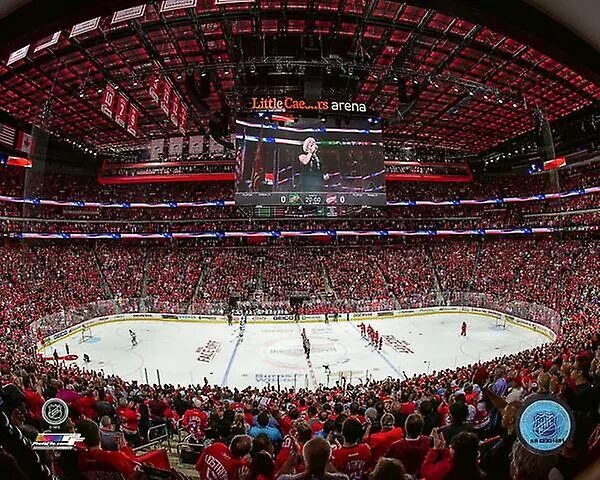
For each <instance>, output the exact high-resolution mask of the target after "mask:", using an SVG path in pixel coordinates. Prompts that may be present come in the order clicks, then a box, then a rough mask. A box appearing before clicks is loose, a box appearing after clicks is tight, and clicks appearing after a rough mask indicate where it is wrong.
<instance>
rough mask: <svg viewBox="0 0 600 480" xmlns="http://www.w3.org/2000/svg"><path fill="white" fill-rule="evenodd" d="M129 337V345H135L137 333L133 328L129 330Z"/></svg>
mask: <svg viewBox="0 0 600 480" xmlns="http://www.w3.org/2000/svg"><path fill="white" fill-rule="evenodd" d="M129 338H130V340H131V346H132V347H135V346H136V345H137V344H138V341H137V335H136V334H135V332H134V331H133V330H129Z"/></svg>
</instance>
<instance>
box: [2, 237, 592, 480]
mask: <svg viewBox="0 0 600 480" xmlns="http://www.w3.org/2000/svg"><path fill="white" fill-rule="evenodd" d="M468 243H469V244H468V245H464V244H463V243H462V242H459V241H448V242H445V243H444V244H439V245H436V246H435V247H432V252H433V251H435V253H432V255H431V257H430V258H431V263H430V262H429V260H427V251H426V249H427V248H429V246H428V245H427V244H424V243H423V242H420V243H417V244H415V245H407V246H405V248H404V250H403V249H402V248H397V249H393V250H391V249H388V250H387V252H388V253H386V250H385V249H384V250H383V251H379V252H377V254H375V253H374V251H375V250H374V249H373V248H370V247H363V248H349V249H341V248H340V249H322V250H321V251H320V253H319V254H318V255H317V254H313V258H314V261H315V262H316V263H319V264H322V265H323V266H324V267H325V269H326V271H327V274H328V276H329V277H330V278H331V285H332V287H333V289H334V290H335V292H336V295H337V296H338V297H341V296H342V295H345V296H347V297H346V298H348V299H351V298H353V297H354V296H356V297H357V298H358V299H364V300H365V301H367V302H368V301H377V300H379V299H380V300H382V301H385V300H386V299H389V297H386V296H385V295H383V296H381V298H380V296H379V295H374V294H373V293H372V290H371V285H376V287H375V288H376V289H379V290H381V291H388V292H389V290H388V287H387V286H386V282H387V281H388V279H386V273H385V272H386V271H385V270H384V269H383V268H382V267H381V265H383V264H384V263H385V264H389V265H390V267H389V268H388V270H387V271H388V272H389V271H390V270H391V269H392V268H393V265H394V262H397V265H398V266H399V269H404V268H406V267H407V266H411V265H410V264H411V262H412V260H414V259H418V262H417V263H414V264H413V265H412V266H411V269H409V270H412V271H410V273H409V274H408V275H407V276H406V277H393V278H394V280H393V281H397V282H400V283H402V284H403V286H402V288H401V289H400V290H398V291H399V292H404V291H408V292H412V291H413V290H412V289H409V290H406V285H404V284H409V283H411V282H415V283H417V284H418V285H420V286H421V287H422V288H426V287H427V285H428V284H427V283H426V282H425V283H423V278H424V277H426V276H427V275H430V274H431V271H432V269H434V268H435V269H436V272H437V275H438V276H439V277H440V278H441V279H442V280H440V283H441V285H442V286H444V287H448V286H451V285H453V281H452V280H446V279H444V276H445V275H450V276H452V277H453V278H454V276H455V275H457V274H456V273H452V272H456V271H457V270H458V267H457V266H453V267H450V266H449V265H450V264H451V263H453V262H455V263H457V264H460V263H461V262H463V261H464V259H465V258H467V259H472V258H473V257H475V259H474V260H472V263H469V264H468V265H467V266H468V267H469V268H470V269H473V270H474V272H473V275H472V282H470V281H468V279H467V277H466V276H465V277H464V278H463V279H462V280H461V282H462V283H461V285H460V287H461V288H462V287H463V286H467V285H472V288H473V289H474V291H482V292H488V293H490V294H495V295H497V296H504V297H505V298H508V297H512V298H514V299H515V300H526V301H530V302H535V303H538V304H542V305H543V304H547V305H548V306H551V307H552V308H555V309H557V310H559V311H560V312H561V315H562V318H563V321H562V327H561V331H560V332H559V335H558V337H557V340H556V341H555V342H553V343H549V344H546V345H544V346H540V347H537V348H534V349H530V350H527V351H523V352H519V353H518V354H514V355H505V356H500V357H498V358H496V359H494V360H491V361H489V362H481V363H477V364H472V365H467V366H463V367H459V368H455V369H450V368H449V369H447V370H443V371H435V372H431V373H428V374H420V375H415V376H413V377H411V378H389V379H387V380H383V381H369V382H367V383H360V384H355V385H348V384H340V383H336V385H335V386H332V387H324V386H319V387H318V388H317V389H316V390H305V389H299V390H295V389H278V388H276V387H264V388H255V387H248V388H246V389H243V390H237V389H231V388H229V387H227V386H217V385H210V384H209V383H208V382H205V383H204V384H200V385H188V386H182V385H177V386H176V385H170V384H168V382H167V384H162V385H143V384H139V383H138V382H131V381H127V380H125V379H122V378H119V377H117V376H114V375H105V374H104V373H103V372H93V371H89V370H86V369H81V368H79V367H77V366H74V365H72V364H71V363H70V362H68V361H67V360H66V359H60V358H59V359H58V360H54V359H51V358H50V359H44V358H41V357H38V356H36V355H35V353H34V351H35V350H34V345H35V342H36V340H37V337H36V333H35V332H34V331H33V329H32V328H31V327H30V325H29V322H30V321H31V320H32V319H33V318H34V317H35V315H36V314H37V313H39V312H36V311H35V310H26V311H25V312H24V313H23V314H21V315H19V314H18V312H19V311H21V307H23V305H27V304H29V303H31V302H35V300H36V298H37V297H38V296H41V298H42V299H43V300H45V301H46V302H48V301H49V299H50V298H51V297H52V296H54V295H56V296H58V298H60V301H61V302H65V303H66V304H67V305H68V304H69V303H71V304H72V303H76V301H77V300H79V299H80V298H78V297H81V298H83V299H90V298H93V297H98V298H100V297H102V296H103V293H102V292H101V288H99V287H97V286H95V285H94V284H93V283H92V282H94V281H95V282H96V283H97V284H99V283H100V274H99V270H98V269H97V270H96V271H95V272H94V271H92V270H91V269H90V268H89V266H90V265H93V264H94V262H95V259H94V258H93V256H94V252H93V250H92V249H88V248H86V247H84V246H78V247H76V246H72V245H69V246H64V247H57V246H50V247H39V248H37V249H35V250H33V249H30V248H29V247H27V246H19V247H12V248H5V252H4V253H7V258H9V262H4V264H3V266H2V269H3V270H2V275H3V276H5V275H7V273H8V272H12V271H13V269H14V270H16V272H12V274H13V275H14V276H12V277H10V279H11V281H10V284H9V287H10V288H7V289H6V290H7V292H8V293H9V296H8V297H3V299H2V300H3V302H4V303H3V309H2V310H3V316H2V320H1V323H0V329H1V330H2V334H3V339H4V341H3V343H2V345H0V372H1V374H2V375H1V377H0V378H1V385H0V387H1V390H0V395H1V397H2V403H1V405H0V410H1V411H2V414H3V415H4V416H5V417H2V418H4V419H5V420H6V423H5V424H3V423H2V421H1V419H0V430H1V431H2V435H0V443H1V442H3V441H4V439H5V438H6V435H7V434H6V432H5V431H4V430H5V429H12V430H10V431H14V430H15V429H19V430H21V431H22V432H23V434H24V435H26V436H27V437H34V436H35V434H36V432H37V431H41V430H42V429H44V428H45V424H44V421H43V419H42V416H41V406H42V404H43V402H44V400H45V399H48V398H53V397H57V398H61V399H63V400H65V401H66V402H67V403H68V405H69V407H70V418H69V420H68V421H67V422H66V423H65V425H63V428H65V429H66V430H67V431H77V432H79V433H81V434H82V435H83V438H84V442H83V444H81V445H80V447H79V449H78V450H77V451H75V452H69V453H62V454H55V455H53V456H45V455H37V454H35V455H34V454H33V452H32V451H31V450H30V448H29V447H28V443H27V441H23V443H21V444H19V445H15V444H14V443H10V442H9V443H8V446H5V444H4V443H2V448H0V456H1V457H2V460H3V463H2V466H1V467H0V468H3V469H4V470H3V472H7V475H8V476H4V475H3V478H11V479H12V478H15V479H19V480H20V479H22V478H23V479H30V478H31V479H34V478H35V479H38V478H48V479H49V478H50V473H49V471H50V470H52V472H54V475H57V476H59V477H60V478H62V479H64V480H71V479H77V480H79V479H80V478H81V477H80V475H81V473H82V472H86V471H93V470H98V469H112V470H115V471H118V472H120V473H121V474H122V475H124V477H125V478H127V479H132V478H136V479H137V478H145V477H146V478H150V477H149V475H150V473H149V472H154V473H156V472H163V473H162V475H170V476H171V478H175V475H178V474H176V473H175V472H173V471H170V469H171V465H170V462H169V459H168V458H166V455H165V452H163V451H161V450H151V451H150V452H147V453H146V454H144V455H143V456H141V455H139V453H135V452H134V451H133V450H132V448H133V447H135V446H137V445H139V444H140V443H143V442H144V441H147V440H148V435H149V433H148V432H149V429H150V427H153V426H160V425H165V428H166V429H167V430H168V431H170V432H174V431H176V430H177V429H178V428H182V429H184V430H187V431H188V433H189V435H190V439H189V440H190V441H192V442H194V441H195V442H197V443H198V447H197V449H196V450H197V452H196V454H197V455H196V457H195V458H194V460H195V461H196V469H197V471H198V472H199V474H200V478H202V479H208V478H213V477H212V476H211V475H214V474H215V465H216V464H217V463H220V464H221V465H223V466H224V468H225V469H226V470H227V475H228V476H227V477H217V478H240V479H246V478H250V479H256V478H260V479H262V480H271V479H276V478H281V479H282V480H288V479H290V478H296V477H293V475H297V474H300V473H302V472H308V474H310V475H313V476H314V477H316V478H331V479H333V478H335V479H339V480H346V479H347V478H352V479H354V478H356V479H362V478H365V477H366V476H367V475H368V474H370V475H371V478H372V479H373V480H380V479H382V480H387V479H392V478H393V479H398V478H406V479H409V478H419V479H425V480H438V479H439V480H446V479H465V480H469V479H481V478H488V479H498V480H501V479H514V480H530V479H540V480H550V479H564V480H567V479H578V480H579V479H591V478H597V477H595V476H594V473H593V472H592V473H590V472H586V471H585V470H586V469H587V468H588V467H589V468H595V466H594V462H597V461H598V458H599V456H600V442H599V439H600V427H599V426H598V421H599V411H598V406H599V404H600V403H599V402H600V396H599V395H600V391H599V382H600V349H599V345H600V343H599V338H598V332H599V328H600V325H599V323H598V318H599V315H600V301H599V299H600V295H599V293H600V279H599V277H598V275H597V266H598V265H599V264H600V263H599V261H600V249H599V248H598V245H597V244H596V243H594V242H593V241H584V240H579V241H558V240H552V239H541V240H524V241H514V240H510V241H509V240H500V241H493V242H483V243H482V245H477V244H476V242H468ZM471 243H472V244H474V245H472V244H471ZM157 250H158V249H157ZM298 250H302V249H300V248H299V249H298ZM477 250H479V251H477ZM304 251H305V252H307V253H308V252H311V251H312V252H315V250H314V248H313V249H305V250H304ZM455 251H458V252H461V253H459V254H458V255H456V256H455V257H453V252H455ZM34 252H35V257H34V256H33V255H34ZM173 252H178V253H173ZM173 252H171V256H164V255H162V254H157V253H155V252H154V251H153V249H149V251H148V253H147V255H148V259H149V260H150V261H152V260H154V262H153V263H156V267H153V268H156V270H157V271H162V270H167V271H171V270H175V271H177V272H178V273H177V274H175V275H174V276H172V275H170V274H167V275H165V276H163V275H162V273H161V274H158V275H157V276H154V277H153V278H154V280H153V282H154V284H156V285H158V284H165V283H169V282H174V283H178V280H179V279H181V278H184V277H185V276H188V275H189V276H192V281H191V282H190V283H191V284H194V283H195V282H194V281H193V276H194V275H195V273H193V272H191V271H190V270H185V269H184V266H183V262H182V263H179V262H180V259H182V258H187V259H189V263H194V264H196V263H198V262H199V263H200V264H202V261H203V259H205V258H209V257H207V256H205V255H204V254H202V253H199V252H196V256H195V257H193V255H194V253H193V250H192V251H189V250H185V249H181V250H173ZM259 252H260V255H259V254H258V253H257V254H254V255H253V254H252V253H251V251H249V250H248V251H239V250H235V249H232V250H231V251H230V252H225V253H223V252H220V253H217V254H215V255H213V256H212V257H210V258H211V260H213V261H215V260H216V261H217V263H218V265H219V268H220V270H219V269H216V270H214V274H213V275H212V277H213V282H216V280H214V279H215V278H217V277H218V276H219V274H218V273H217V272H223V273H225V272H227V273H229V274H231V275H236V274H240V275H243V272H244V271H247V272H253V273H252V274H247V275H246V276H245V278H246V279H248V278H249V276H252V275H254V273H256V270H255V268H256V267H254V266H252V265H256V264H255V263H253V262H250V265H251V266H250V267H248V259H249V258H252V259H254V260H256V259H257V258H260V257H261V256H264V255H265V250H264V249H260V250H259ZM390 252H393V253H390ZM403 252H404V253H405V255H404V257H403V259H404V260H399V258H400V257H401V256H402V253H403ZM284 253H285V251H282V252H280V253H278V254H277V261H278V262H281V266H282V268H293V262H294V261H296V260H297V258H296V257H293V256H291V257H289V258H290V260H291V262H290V263H286V257H285V255H284ZM266 254H267V255H268V252H267V253H266ZM157 255H159V256H157ZM51 258H56V261H55V262H52V261H50V259H51ZM120 258H123V259H125V258H127V257H120ZM423 258H425V260H423ZM161 259H162V260H161ZM230 261H231V262H232V263H231V265H228V263H227V262H230ZM419 262H420V263H419ZM469 262H471V260H469ZM18 263H22V264H23V265H22V268H17V267H18ZM38 263H40V267H39V268H38V267H35V265H37V264H38ZM421 268H423V269H426V271H428V272H429V273H428V274H426V275H424V276H421V274H419V273H416V272H417V271H418V270H419V269H421ZM46 269H48V271H49V272H48V274H46V273H44V272H45V270H46ZM264 271H265V270H263V272H264ZM147 275H149V277H150V276H153V275H154V274H149V273H147ZM52 277H56V280H55V281H54V282H53V280H52ZM115 278H116V277H115ZM391 278H392V277H390V279H391ZM456 278H459V277H456ZM349 279H350V281H348V280H349ZM227 281H228V280H227V279H225V280H224V282H225V283H227ZM46 282H50V283H49V284H48V289H49V291H48V292H44V290H45V283H46ZM196 283H197V282H196ZM362 283H367V284H369V285H366V286H365V285H362ZM76 285H81V287H80V288H79V289H78V290H76V291H74V292H73V296H67V294H66V293H65V292H68V291H71V289H74V288H76ZM236 285H238V286H239V285H243V281H242V283H236ZM162 286H163V287H165V285H162ZM32 287H37V288H36V289H34V290H31V288H32ZM176 288H179V287H176ZM186 288H189V287H186ZM207 288H209V289H210V290H208V292H211V293H212V290H216V291H218V290H219V288H217V286H216V284H215V283H211V284H210V286H208V287H207ZM11 291H14V292H15V294H14V295H10V293H11ZM174 291H177V290H174ZM175 295H176V296H177V295H178V294H177V293H176V294H175ZM189 295H192V294H191V293H189V289H188V293H187V294H186V297H187V296H189ZM221 296H222V297H223V296H225V295H224V294H221ZM19 298H21V299H22V301H20V302H19V301H18V299H19ZM35 304H36V305H37V302H36V303H35ZM15 306H16V307H17V309H16V312H17V313H15V311H13V308H14V307H15ZM38 308H39V307H38ZM535 393H543V394H547V395H550V396H553V397H557V398H560V399H562V400H563V401H565V402H566V403H567V404H568V405H569V406H570V408H571V409H572V411H573V413H574V418H575V436H574V437H573V440H572V441H571V442H570V443H569V444H568V447H567V448H566V449H565V450H563V451H562V452H561V453H557V454H554V455H550V456H539V455H536V454H534V453H531V452H529V451H528V450H527V449H525V448H524V446H523V445H522V444H521V443H520V441H519V440H518V439H517V436H516V428H515V418H516V415H517V413H518V411H519V410H520V409H521V407H522V405H523V402H524V401H525V400H527V398H528V397H529V396H530V395H532V394H535ZM26 455H29V456H30V459H29V461H27V462H16V461H15V459H16V458H23V457H24V456H26ZM216 462H217V463H216ZM100 467H102V468H100ZM139 470H145V472H142V471H139ZM325 470H327V471H328V472H330V473H328V474H327V475H329V476H324V472H325ZM169 472H170V473H169ZM179 475H181V474H179ZM344 475H346V476H344ZM163 478H167V477H165V476H163Z"/></svg>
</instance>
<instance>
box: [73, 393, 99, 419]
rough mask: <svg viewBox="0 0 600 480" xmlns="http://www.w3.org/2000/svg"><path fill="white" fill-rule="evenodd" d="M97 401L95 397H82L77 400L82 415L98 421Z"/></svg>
mask: <svg viewBox="0 0 600 480" xmlns="http://www.w3.org/2000/svg"><path fill="white" fill-rule="evenodd" d="M97 403H98V402H97V400H96V399H95V398H94V397H80V398H79V399H78V400H77V409H78V410H79V413H81V415H84V416H85V417H86V418H89V419H91V420H94V419H96V417H97V416H98V413H97V412H96V404H97Z"/></svg>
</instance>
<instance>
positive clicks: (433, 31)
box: [0, 0, 600, 153]
mask: <svg viewBox="0 0 600 480" xmlns="http://www.w3.org/2000/svg"><path fill="white" fill-rule="evenodd" d="M544 1H545V0H536V1H533V0H532V2H531V3H532V4H536V3H537V4H538V5H536V6H538V7H540V8H542V5H541V4H542V3H544ZM9 3H11V4H13V5H12V6H10V5H8V4H7V5H6V7H10V8H12V9H14V8H15V7H18V6H19V5H18V4H20V3H27V2H18V1H15V2H9ZM43 3H45V4H46V7H42V6H41V5H40V2H32V4H31V5H30V6H29V7H28V6H25V7H23V8H22V9H21V10H17V11H16V12H14V13H13V14H12V15H10V16H8V17H7V18H6V19H5V20H4V21H3V22H4V23H5V25H6V22H7V21H9V20H10V19H11V18H13V19H14V18H19V15H21V16H22V12H23V9H27V8H32V7H33V6H34V5H35V4H38V5H37V6H38V7H39V8H46V9H48V8H51V7H50V6H49V4H52V5H54V9H55V10H56V12H57V13H60V12H63V13H65V15H63V16H62V17H60V18H57V17H56V16H50V17H48V19H47V21H46V22H45V23H43V24H42V23H40V24H39V28H34V30H36V31H38V32H43V33H44V34H45V35H46V37H44V38H39V37H29V39H26V35H23V40H21V42H22V43H21V44H15V39H14V38H12V39H11V41H10V45H12V46H13V48H20V47H22V46H23V44H24V42H26V41H29V42H30V43H31V48H30V50H29V52H28V54H27V56H26V57H25V58H24V59H22V60H19V61H17V62H15V63H13V64H11V65H7V61H6V60H7V58H8V54H9V53H10V52H7V53H6V54H5V58H4V59H3V61H2V62H1V63H0V110H3V111H5V112H7V113H9V114H10V115H12V116H13V117H15V118H17V119H20V120H23V121H25V122H27V123H30V124H42V125H44V126H45V128H47V129H49V130H50V131H52V132H53V133H55V134H56V135H58V136H60V137H65V138H71V139H75V140H77V141H81V142H84V143H86V144H88V145H93V146H94V147H95V148H96V149H98V150H99V151H102V150H103V149H105V148H107V147H108V146H111V147H116V148H132V147H135V146H136V145H140V144H142V143H145V142H146V141H147V140H148V139H149V138H154V137H170V136H178V135H180V133H179V132H178V129H177V128H176V127H175V126H173V124H172V123H171V122H169V120H168V118H166V117H165V114H164V112H163V111H162V110H161V109H160V107H159V106H158V105H156V104H155V103H154V102H153V101H152V99H151V97H150V95H149V91H148V83H149V80H150V78H151V77H152V75H153V74H155V73H161V74H162V75H164V76H166V77H168V78H169V80H170V82H171V83H172V84H173V86H174V88H175V90H176V91H177V92H178V94H179V96H180V97H181V98H182V99H183V102H184V103H185V104H186V106H187V107H188V109H189V116H188V125H189V128H188V132H187V133H188V134H197V133H202V132H203V131H204V130H205V129H206V127H207V124H208V120H209V117H210V115H211V113H212V112H215V111H220V110H223V109H231V110H235V109H237V108H241V107H242V106H243V104H244V102H245V101H246V98H247V96H248V95H250V94H252V93H259V92H265V93H267V92H274V93H279V92H282V93H283V92H289V93H290V94H294V93H297V92H298V89H299V88H301V87H302V85H303V82H302V79H303V76H304V75H305V74H306V73H307V71H314V69H315V68H318V69H320V71H322V72H323V77H324V80H323V83H324V95H325V96H337V97H339V98H344V99H348V98H353V99H354V100H355V101H357V102H366V103H367V104H368V105H369V106H370V107H371V108H372V109H373V110H375V111H378V112H381V115H382V117H384V119H386V122H387V127H386V135H387V137H388V138H391V139H397V140H399V142H401V143H404V144H406V145H416V146H435V147H441V148H445V149H450V150H457V151H461V152H475V153H478V152H483V151H486V150H488V149H490V148H492V147H494V146H496V145H499V144H501V143H503V142H505V141H506V140H509V139H511V138H513V137H516V136H518V135H520V134H522V133H525V132H528V131H530V130H532V129H533V128H534V111H535V109H536V107H539V108H540V109H542V110H543V111H544V112H545V115H546V116H547V118H548V119H549V120H551V121H552V120H555V119H559V118H563V117H565V116H568V115H569V114H571V113H573V112H576V111H579V110H581V109H584V108H587V107H590V106H597V105H598V101H599V100H600V86H599V84H598V83H594V81H595V80H596V77H595V75H596V74H597V73H598V72H597V71H594V69H593V66H592V67H590V65H591V64H589V63H588V64H586V62H578V61H574V60H578V59H579V57H578V55H581V53H582V52H581V50H582V49H583V50H584V51H585V52H590V51H593V52H594V53H595V54H597V53H598V52H597V51H596V50H594V49H593V48H591V47H590V46H589V45H587V44H586V46H585V47H584V46H582V44H583V42H581V40H580V39H579V38H578V37H576V38H575V36H570V35H569V34H568V33H566V29H563V30H560V31H559V30H557V31H556V32H555V33H557V34H558V33H560V41H558V40H557V39H555V41H554V43H550V42H549V43H547V45H546V44H545V43H544V41H543V38H541V37H539V36H538V37H528V36H526V35H525V36H524V35H521V34H519V33H518V32H516V30H515V32H516V33H515V34H514V35H509V34H507V33H506V31H507V28H504V27H506V25H507V24H506V22H505V23H504V24H502V25H500V24H499V22H498V19H496V20H494V19H493V18H492V17H491V16H489V15H488V16H485V15H482V14H481V12H479V11H478V12H476V14H474V15H470V14H469V12H468V11H467V10H465V6H468V4H469V3H470V2H439V1H435V0H432V1H414V2H409V3H408V4H407V3H402V2H397V1H388V0H260V1H257V2H253V3H251V4H249V3H237V4H230V5H222V6H217V5H215V0H198V1H197V2H192V3H196V7H193V8H183V9H178V10H173V11H161V7H162V4H163V2H162V1H159V2H150V3H148V4H147V5H146V8H145V11H144V14H143V15H142V16H141V17H139V18H135V19H133V20H130V21H124V22H118V23H113V15H112V12H114V11H117V10H119V9H121V8H125V7H131V6H136V5H138V4H139V0H138V1H136V2H132V1H120V2H119V1H104V2H99V3H102V6H91V7H87V8H86V9H85V10H84V11H78V12H73V11H69V12H68V14H66V12H67V11H66V10H61V8H62V4H63V3H69V2H56V4H54V2H43ZM71 3H72V2H71ZM444 3H446V4H447V3H454V4H456V6H457V8H456V11H457V15H462V17H459V16H455V15H453V14H449V13H448V11H447V6H446V7H443V5H442V4H444ZM461 3H462V4H463V5H462V9H461V8H460V7H461V5H460V4H461ZM502 3H503V5H506V4H508V3H515V2H513V1H512V0H511V1H510V2H502ZM519 3H522V2H519ZM438 4H439V5H438ZM438 6H439V9H438V8H437V7H438ZM528 8H530V7H528ZM530 9H531V8H530ZM507 10H508V11H509V10H510V9H507ZM442 11H444V13H442ZM40 12H42V13H43V12H44V10H41V11H40ZM48 13H49V15H50V10H48ZM488 14H489V12H488ZM513 14H514V12H513ZM555 14H556V12H555ZM84 15H85V16H84ZM94 15H100V21H99V24H98V26H97V28H94V29H92V30H91V31H89V32H87V33H84V34H81V35H78V36H74V37H71V38H70V33H71V27H72V26H73V24H75V23H77V22H80V21H82V20H87V19H89V18H90V17H92V16H94ZM15 16H16V17H15ZM39 20H40V19H38V18H37V17H36V19H33V20H32V21H31V24H32V25H36V21H38V22H39ZM519 21H520V20H519V19H518V18H515V23H518V22H519ZM544 22H546V23H543V22H541V23H540V25H543V26H545V28H546V29H548V28H551V27H552V25H555V26H556V28H560V25H558V24H557V23H552V22H551V21H549V20H548V19H545V20H544ZM549 22H550V23H549ZM573 22H574V21H573V19H571V25H570V28H573V26H572V24H573ZM486 25H489V26H486ZM12 28H13V29H14V25H13V27H12ZM23 28H24V27H23ZM9 31H10V30H9ZM55 32H60V34H59V37H58V41H57V43H56V44H54V45H51V46H49V47H47V48H42V49H40V50H39V51H37V52H36V51H35V50H36V47H38V46H40V45H44V44H46V43H47V42H48V41H49V39H50V37H51V35H52V34H53V33H55ZM6 33H7V32H6V31H5V32H4V35H6ZM310 38H312V39H315V38H316V39H318V40H317V42H316V43H317V44H318V49H317V50H318V52H317V54H316V55H315V54H314V52H311V51H310V50H311V49H310V48H307V45H312V46H314V42H311V41H309V40H307V39H310ZM529 40H531V41H529ZM592 40H593V39H592ZM561 44H562V45H561ZM531 45H535V47H534V46H531ZM546 46H547V49H542V48H541V47H546ZM567 46H571V47H572V48H573V49H574V50H572V51H571V53H572V57H571V58H570V57H569V51H568V49H566V47H567ZM577 46H579V48H575V47H577ZM561 48H563V49H562V50H561ZM586 49H587V50H586ZM575 51H577V52H578V53H574V52H575ZM588 56H589V55H588ZM595 58H597V56H596V57H595ZM559 59H560V60H559ZM591 60H592V61H593V59H591ZM592 63H593V62H592ZM203 75H205V76H203ZM206 79H209V80H210V91H205V93H207V94H208V95H206V98H203V99H201V101H200V102H199V101H198V98H197V97H198V95H197V93H198V90H202V89H203V88H202V87H201V85H202V84H203V83H204V82H206ZM108 83H113V84H115V85H117V86H118V87H119V90H120V91H122V92H124V93H125V94H126V95H127V96H128V97H129V98H130V99H131V100H132V102H133V103H134V104H135V105H136V106H137V107H138V108H139V110H140V113H141V115H140V120H139V131H140V134H139V135H138V137H137V138H134V137H132V136H131V135H130V134H129V133H127V131H126V130H125V129H123V128H120V127H119V126H118V125H116V124H115V122H114V121H112V120H111V119H109V118H108V117H106V116H105V115H103V114H102V113H101V110H100V106H101V96H102V92H103V89H104V88H105V86H106V85H107V84H108ZM267 84H268V85H269V89H268V88H267V87H266V85H267ZM274 85H277V88H276V89H274V88H273V86H274ZM399 85H400V88H399ZM399 90H400V91H399Z"/></svg>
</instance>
